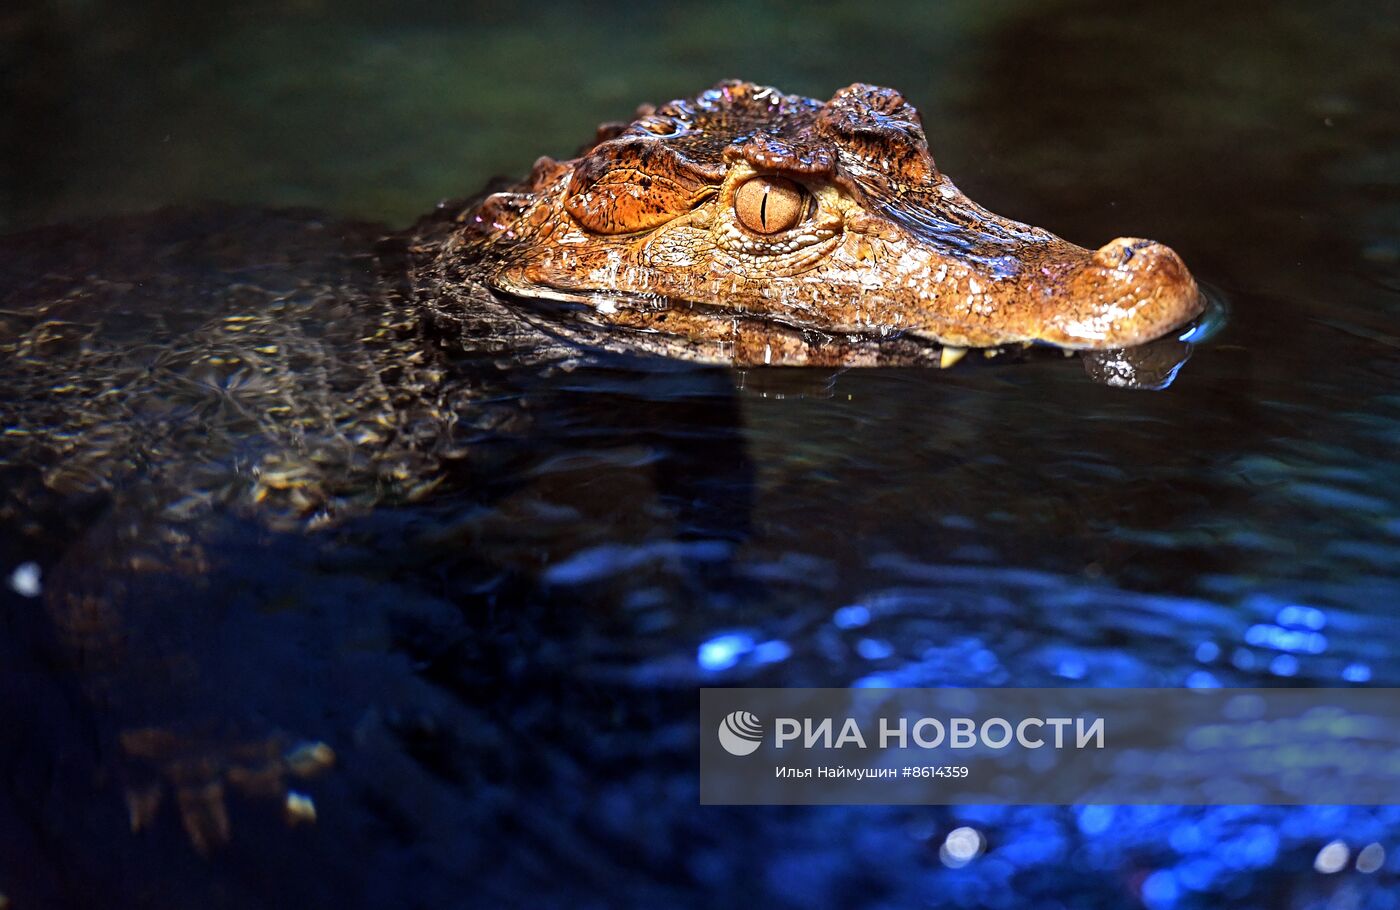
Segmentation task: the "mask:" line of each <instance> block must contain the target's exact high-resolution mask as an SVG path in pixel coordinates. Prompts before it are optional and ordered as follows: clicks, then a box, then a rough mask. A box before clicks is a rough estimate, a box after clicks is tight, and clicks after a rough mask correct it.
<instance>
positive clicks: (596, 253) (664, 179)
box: [0, 82, 1202, 849]
mask: <svg viewBox="0 0 1400 910" xmlns="http://www.w3.org/2000/svg"><path fill="white" fill-rule="evenodd" d="M1201 310H1202V297H1201V294H1200V292H1199V291H1198V289H1197V286H1196V284H1195V282H1194V281H1193V279H1192V277H1191V275H1190V274H1189V272H1188V271H1187V269H1186V267H1185V266H1184V265H1183V264H1182V261H1181V259H1180V258H1179V257H1178V256H1177V255H1176V254H1175V253H1174V252H1173V251H1172V250H1170V249H1168V248H1167V247H1165V246H1163V245H1161V244H1159V243H1155V242H1152V241H1149V240H1141V239H1136V238H1118V239H1115V240H1112V241H1110V242H1108V243H1106V244H1104V245H1103V246H1101V247H1099V248H1098V249H1094V250H1090V249H1085V248H1081V247H1079V246H1075V245H1074V244H1071V243H1069V242H1066V241H1065V240H1062V239H1060V238H1059V237H1056V236H1055V235H1053V234H1051V233H1049V232H1048V231H1045V230H1042V229H1040V228H1036V227H1030V226H1028V225H1025V224H1020V223H1018V222H1015V221H1011V220H1009V219H1006V218H1002V217H999V216H997V215H994V214H992V213H990V212H988V211H987V210H985V209H983V208H982V207H980V206H978V205H977V204H976V203H974V202H973V201H971V200H970V199H968V198H967V197H966V196H965V195H963V194H962V193H961V192H960V191H959V190H958V189H957V187H956V186H955V185H954V184H953V182H952V181H951V180H950V179H949V178H948V177H947V176H946V175H945V174H943V173H942V172H941V171H940V170H939V169H938V167H937V166H936V165H935V163H934V160H933V158H932V156H931V155H930V152H929V147H928V143H927V141H926V139H925V135H924V131H923V128H922V126H921V125H920V120H919V116H918V114H917V113H916V111H915V110H914V108H913V107H912V106H910V105H909V104H908V103H907V102H906V101H905V99H904V98H903V97H901V95H900V94H899V93H898V92H895V91H893V90H890V89H887V88H878V87H874V86H870V85H861V84H856V85H852V86H849V87H847V88H844V89H841V90H840V91H838V92H837V93H836V94H835V95H834V96H833V97H832V98H831V100H830V101H827V102H821V101H818V100H814V99H811V98H804V97H798V96H794V95H785V94H782V93H781V92H779V91H777V90H776V89H773V88H767V87H762V86H758V85H754V84H751V83H747V82H724V83H721V84H719V85H717V86H715V87H714V88H712V89H709V90H707V91H704V92H702V93H700V94H699V95H697V96H695V97H693V98H689V99H685V100H677V101H672V102H669V103H667V104H664V105H662V106H660V107H656V108H650V107H647V108H643V109H642V110H640V111H639V112H638V116H637V117H636V119H635V120H633V121H632V122H630V123H626V124H607V125H604V126H603V127H600V128H599V130H598V134H597V137H596V139H595V141H594V142H593V143H592V144H591V145H589V146H588V147H586V148H585V149H584V150H583V151H582V152H581V153H580V154H579V155H578V157H575V158H573V159H571V160H567V161H556V160H553V159H550V158H541V159H539V161H538V162H537V163H536V164H535V166H534V168H533V170H532V171H531V173H530V175H529V176H528V177H527V178H526V179H524V180H523V181H520V182H518V183H515V184H513V185H506V186H499V187H496V188H494V189H493V191H490V192H487V193H484V194H482V195H480V196H478V197H476V198H474V199H472V200H470V201H466V202H449V203H443V204H441V205H439V206H438V207H437V209H436V210H435V211H434V212H432V213H431V214H430V215H428V216H426V217H424V218H423V219H422V220H420V221H419V222H418V223H417V224H415V225H414V226H412V227H411V228H409V229H408V230H406V231H403V232H399V233H389V232H386V231H385V230H384V229H383V228H381V227H378V226H375V225H365V224H355V223H335V222H330V221H325V220H322V219H320V218H318V217H316V216H314V215H311V214H308V213H304V212H255V211H248V210H230V209H203V210H196V211H167V212H161V213H156V214H155V215H150V216H141V217H125V218H114V219H109V220H106V221H103V222H101V223H98V224H96V225H89V226H86V227H53V228H42V229H37V230H33V231H30V232H27V233H24V234H20V235H16V236H12V237H10V238H7V239H5V240H3V241H0V351H3V354H4V373H5V383H4V385H5V392H4V396H3V403H2V404H0V427H2V428H3V435H2V436H0V481H3V493H0V520H2V521H3V523H4V526H5V527H6V528H7V529H10V530H9V531H8V532H7V535H6V537H5V539H4V540H3V542H2V543H3V549H0V556H3V557H4V560H5V565H6V566H15V565H20V564H29V563H32V564H33V566H32V568H31V569H29V570H27V571H31V572H32V573H34V574H36V575H37V574H41V575H42V578H43V590H42V597H43V599H44V602H45V606H46V614H47V615H48V616H50V617H51V618H52V625H53V627H54V629H55V630H56V631H55V634H54V638H55V640H56V641H57V642H58V645H57V647H59V649H60V650H61V651H63V653H66V654H68V655H69V658H68V659H69V660H71V661H72V662H73V663H74V664H75V665H81V669H82V672H83V673H84V674H86V678H87V680H88V684H87V685H88V696H89V697H91V698H94V699H98V700H103V701H104V703H107V704H115V703H125V704H126V705H127V710H126V712H125V714H124V715H123V720H122V725H121V729H120V730H119V731H118V733H119V735H118V736H117V737H116V738H117V739H118V740H119V741H120V744H121V746H120V748H121V751H122V753H123V754H124V755H125V756H126V758H127V759H128V760H130V761H133V762H148V763H150V764H152V765H154V766H156V767H158V768H159V769H161V772H162V773H163V774H164V775H165V776H166V778H167V779H168V783H170V784H173V788H174V790H175V793H176V796H177V801H178V804H179V807H180V809H181V813H182V815H183V818H184V821H185V826H186V828H187V830H188V832H189V836H190V837H191V839H192V840H193V841H194V842H195V844H196V845H197V846H200V847H201V848H204V849H207V848H209V847H210V846H212V845H213V844H215V843H217V842H219V841H221V840H223V839H224V838H226V837H227V834H228V819H227V817H226V816H225V814H224V812H223V809H222V807H221V806H222V790H221V787H222V785H223V781H224V780H235V779H236V780H237V781H241V782H242V783H243V784H245V785H247V786H249V787H254V786H255V785H256V786H257V787H262V788H264V789H271V790H274V791H275V790H277V788H278V787H279V786H280V781H281V780H282V778H283V777H284V776H285V775H286V774H290V773H297V772H300V771H306V770H310V769H314V768H315V767H318V766H319V765H321V764H324V760H325V759H326V758H327V753H326V752H325V751H324V750H322V749H319V748H317V747H313V746H305V747H303V748H301V749H297V750H292V751H291V752H288V751H286V750H284V749H280V748H272V747H269V748H266V749H264V748H262V747H247V748H244V747H238V748H234V747H230V746H228V745H227V744H226V743H221V742H215V741H214V740H208V741H206V742H205V744H204V745H203V746H200V745H198V744H196V745H190V744H189V742H188V740H187V739H186V740H182V739H181V737H180V736H178V735H177V734H175V733H171V732H169V731H167V730H164V729H162V728H161V727H160V724H159V723H158V722H159V721H161V720H162V715H161V710H163V709H157V708H156V707H152V706H156V705H161V706H166V707H168V706H169V705H170V703H171V701H172V700H174V699H177V698H178V697H179V692H180V691H181V687H182V685H183V683H180V682H178V680H181V679H185V678H186V676H185V674H188V673H192V672H197V671H196V670H193V669H191V668H190V667H189V666H185V665H181V664H180V663H179V661H178V660H175V661H174V663H175V665H174V666H168V667H167V668H166V670H167V671H168V672H165V673H164V675H162V674H161V673H156V674H154V675H149V674H148V675H146V676H142V677H141V678H140V679H132V678H131V677H130V673H131V670H130V666H131V661H129V660H126V659H125V658H123V657H122V656H121V655H122V654H130V653H131V652H133V651H135V650H138V649H139V648H141V647H142V641H141V640H140V638H141V636H140V635H138V634H134V633H132V632H131V631H130V626H131V623H130V618H131V614H132V612H133V611H137V610H141V609H145V608H146V607H144V606H143V602H142V598H143V597H148V596H149V595H150V591H151V590H152V587H151V586H152V585H153V584H154V585H155V586H156V587H157V588H158V587H159V583H158V582H152V581H151V579H152V578H156V579H159V578H167V577H177V576H198V575H200V574H201V573H202V572H203V571H204V568H205V566H206V565H207V564H208V561H209V559H210V558H211V557H210V555H209V553H208V552H207V550H206V548H205V547H204V543H205V541H204V540H203V539H202V535H201V532H200V531H199V527H200V525H199V523H200V521H201V516H207V515H213V514H223V515H231V516H237V517H238V518H239V520H252V521H254V522H255V523H257V524H260V525H262V526H264V527H269V528H273V529H277V530H280V531H287V530H291V531H293V532H304V531H307V530H311V529H315V528H319V527H326V526H334V525H336V524H337V523H339V522H342V521H344V520H345V519H347V517H348V516H353V515H356V514H359V513H362V512H364V511H365V510H368V509H369V508H370V507H372V506H375V505H377V504H383V503H401V504H402V503H411V502H419V501H422V500H424V499H425V498H427V497H429V496H432V495H434V493H435V492H436V491H439V490H441V489H443V488H444V487H450V486H451V480H450V478H451V476H452V474H453V470H454V465H457V464H459V463H460V462H461V461H462V460H463V459H464V458H465V457H466V454H467V453H468V452H469V451H470V450H471V448H472V446H473V444H474V442H476V441H477V440H478V439H480V438H482V437H483V436H485V435H488V434H489V433H491V432H494V431H495V430H496V429H497V428H499V427H500V426H501V425H502V424H503V423H508V422H510V421H512V420H515V419H516V418H517V417H518V416H519V415H518V414H517V413H515V412H513V411H512V410H511V409H510V408H508V407H502V406H501V403H500V401H499V400H496V399H493V398H492V396H491V395H489V394H485V393H484V392H483V389H484V388H487V387H488V386H489V383H488V381H487V379H486V378H484V377H488V376H491V375H498V374H500V373H502V372H509V371H511V370H517V369H522V368H523V367H524V366H525V365H563V366H567V365H569V364H571V363H576V362H578V361H579V360H581V359H583V358H587V357H589V356H591V355H592V354H594V353H595V352H623V353H628V354H631V353H641V354H659V355H664V356H667V357H673V358H681V359H684V360H690V361H698V362H704V363H713V364H722V365H730V366H738V367H751V366H752V367H758V366H764V365H771V366H787V365H808V366H812V365H816V366H826V367H849V366H876V365H888V366H906V365H931V366H948V365H951V364H953V363H954V362H956V361H957V359H958V357H959V356H960V355H961V354H962V353H963V352H964V351H965V350H966V349H969V348H984V349H988V350H989V351H990V352H996V351H1005V350H1008V349H1019V348H1020V347H1021V346H1024V345H1045V346H1053V347H1058V348H1063V349H1067V350H1077V351H1084V352H1090V353H1089V354H1088V357H1089V358H1090V359H1091V360H1092V362H1093V363H1095V364H1097V365H1098V369H1100V371H1104V370H1107V371H1108V372H1110V373H1112V372H1113V371H1114V370H1118V371H1120V372H1121V371H1122V370H1131V368H1132V363H1133V361H1132V358H1131V357H1127V358H1125V357H1124V356H1123V355H1122V354H1121V353H1119V352H1121V351H1122V349H1127V348H1133V346H1137V345H1142V344H1144V343H1146V342H1151V341H1153V340H1154V339H1158V338H1160V337H1162V336H1165V335H1169V333H1171V332H1172V331H1173V330H1175V329H1178V328H1179V327H1181V326H1183V325H1184V324H1185V323H1187V322H1189V321H1191V320H1192V319H1193V318H1195V317H1196V316H1197V315H1198V314H1199V313H1200V312H1201ZM1139 350H1145V349H1141V348H1140V349H1139ZM1093 358H1097V359H1093ZM1105 364H1107V366H1105ZM1109 378H1110V379H1112V376H1110V377H1109ZM6 571H7V572H8V571H9V570H8V569H7V570H6ZM17 577H18V576H17ZM26 577H27V576H26ZM29 587H33V586H32V585H31V586H29ZM142 592H144V593H142ZM29 593H35V592H33V591H30V592H29ZM152 609H153V608H152ZM200 621H201V620H200V619H199V616H198V611H195V613H194V614H193V615H191V614H190V613H189V612H188V611H185V612H181V613H179V614H178V615H177V614H174V613H172V614H170V615H169V616H162V617H161V618H158V619H152V618H149V617H148V618H147V619H146V620H145V625H146V626H151V625H156V626H160V625H162V624H168V623H175V624H178V623H188V624H191V625H192V626H197V625H198V624H199V622H200ZM191 634H192V635H193V634H197V632H192V633H191ZM74 655H76V656H74ZM172 660H173V659H172ZM123 674H125V675H123ZM172 680H175V682H172ZM133 705H135V706H137V707H136V708H132V707H131V706H133ZM176 713H178V712H176ZM143 721H144V722H148V723H143ZM215 739H217V738H215ZM240 749H242V751H240ZM249 749H251V751H248V750H249ZM230 769H233V770H230ZM234 770H237V772H238V773H237V774H235V773H233V772H234ZM165 789H166V788H165V787H163V786H162V785H160V784H159V783H151V782H147V783H144V784H138V783H129V784H128V786H127V799H128V802H129V809H130V813H131V821H132V824H133V825H134V826H136V827H141V826H143V825H145V824H146V823H148V822H149V820H150V819H151V818H152V817H153V816H154V814H155V811H156V807H157V806H158V804H159V803H160V801H161V796H160V794H161V793H162V792H164V790H165Z"/></svg>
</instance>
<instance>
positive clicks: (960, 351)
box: [938, 345, 967, 370]
mask: <svg viewBox="0 0 1400 910" xmlns="http://www.w3.org/2000/svg"><path fill="white" fill-rule="evenodd" d="M966 353H967V348H950V347H948V346H946V345H945V346H944V347H943V353H941V354H939V355H938V366H939V368H940V369H944V370H946V369H948V367H950V366H952V365H953V364H955V363H957V362H958V361H959V360H962V359H963V355H965V354H966Z"/></svg>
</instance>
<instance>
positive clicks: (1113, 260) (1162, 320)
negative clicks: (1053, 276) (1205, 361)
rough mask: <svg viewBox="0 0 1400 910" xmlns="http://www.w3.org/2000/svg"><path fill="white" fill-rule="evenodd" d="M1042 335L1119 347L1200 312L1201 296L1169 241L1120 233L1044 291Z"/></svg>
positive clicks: (1073, 344) (1076, 344)
mask: <svg viewBox="0 0 1400 910" xmlns="http://www.w3.org/2000/svg"><path fill="white" fill-rule="evenodd" d="M1047 296H1048V298H1049V299H1047V301H1046V304H1047V308H1046V320H1045V325H1046V330H1045V333H1044V335H1043V336H1042V338H1043V340H1045V341H1049V342H1051V343H1053V344H1058V345H1063V346H1064V347H1067V348H1124V347H1130V346H1132V345H1135V344H1142V343H1144V342H1148V341H1152V340H1153V339H1155V338H1159V337H1161V336H1162V335H1164V334H1166V333H1167V332H1169V331H1171V330H1172V329H1174V328H1177V327H1178V326H1180V325H1182V324H1184V323H1186V322H1188V321H1189V320H1191V319H1192V318H1194V317H1195V316H1197V315H1198V314H1199V313H1200V312H1201V308H1202V304H1203V300H1202V298H1201V292H1200V290H1199V289H1198V288H1197V287H1196V282H1195V280H1194V279H1193V278H1192V277H1191V273H1190V272H1189V271H1187V269H1186V264H1185V263H1183V262H1182V261H1181V257H1180V256H1178V255H1177V254H1176V252H1175V251H1174V250H1172V249H1171V247H1168V246H1165V245H1163V244H1160V243H1157V242H1156V241H1153V240H1144V239H1142V238H1140V237H1119V238H1118V239H1117V240H1114V241H1111V242H1109V243H1106V244H1104V245H1103V246H1101V247H1099V248H1098V249H1097V250H1095V251H1094V252H1093V253H1092V254H1091V255H1090V257H1089V261H1088V262H1087V263H1086V264H1085V265H1084V266H1083V268H1081V269H1080V270H1079V272H1078V273H1077V274H1074V275H1072V276H1071V277H1070V279H1069V280H1068V281H1067V282H1065V284H1064V285H1063V289H1062V290H1061V291H1059V292H1057V293H1051V294H1049V295H1047Z"/></svg>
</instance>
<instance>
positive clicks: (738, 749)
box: [719, 711, 763, 755]
mask: <svg viewBox="0 0 1400 910" xmlns="http://www.w3.org/2000/svg"><path fill="white" fill-rule="evenodd" d="M719 744H720V745H721V746H724V751H726V752H728V753H729V754H730V755H748V754H750V753H752V752H754V751H756V750H757V749H758V747H759V746H761V745H762V744H763V721H761V720H759V719H758V718H757V717H755V716H753V715H752V714H750V713H749V712H747V711H734V712H732V713H730V714H728V715H726V716H725V718H724V720H722V721H720V722H719Z"/></svg>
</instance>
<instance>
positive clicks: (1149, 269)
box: [443, 82, 1202, 365]
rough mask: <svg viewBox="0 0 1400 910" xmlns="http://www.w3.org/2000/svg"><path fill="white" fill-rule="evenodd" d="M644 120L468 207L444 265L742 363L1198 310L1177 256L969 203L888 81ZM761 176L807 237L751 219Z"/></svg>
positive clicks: (1107, 337)
mask: <svg viewBox="0 0 1400 910" xmlns="http://www.w3.org/2000/svg"><path fill="white" fill-rule="evenodd" d="M639 114H640V116H639V119H637V120H636V121H634V122H633V123H631V124H630V125H627V126H625V127H623V126H612V127H609V126H606V125H605V126H604V127H602V128H600V130H599V141H598V142H597V143H596V144H595V145H593V146H592V147H591V148H590V149H588V150H586V151H585V153H584V154H583V155H582V156H581V157H579V158H576V159H574V160H571V161H564V162H556V161H553V160H551V159H548V158H541V159H540V160H539V162H538V163H537V164H536V166H535V168H534V171H533V173H532V174H531V175H530V177H529V178H528V179H526V180H525V181H524V182H522V183H521V184H519V185H517V186H515V187H513V188H511V189H510V190H508V191H506V192H501V193H496V194H493V195H490V196H488V197H486V198H485V199H484V200H483V201H481V202H480V203H479V204H478V205H476V206H473V207H471V208H469V209H466V210H464V211H462V212H461V213H460V214H458V216H457V220H458V221H459V223H461V224H462V225H463V228H462V230H461V232H460V234H459V235H458V236H457V237H456V238H454V239H453V240H451V241H449V242H448V243H447V244H446V245H445V247H444V250H443V252H444V254H445V255H449V256H456V257H461V259H462V260H463V261H466V262H470V263H473V264H474V265H475V266H476V268H477V269H478V275H479V277H480V278H481V279H482V280H484V281H485V282H486V284H487V285H488V286H490V287H491V288H493V289H494V290H497V291H501V292H505V293H508V294H511V295H514V296H516V297H521V298H535V299H543V300H562V301H571V302H580V303H584V304H586V305H587V306H588V307H590V308H591V314H589V320H588V321H590V322H593V323H595V324H597V325H601V326H608V325H615V326H620V327H627V328H633V329H643V330H654V331H658V332H662V333H665V334H668V335H679V336H680V337H683V338H684V339H686V340H687V341H688V342H689V343H690V345H689V347H688V348H686V347H684V346H682V347H680V348H677V349H675V350H673V351H671V353H675V354H679V355H680V356H688V357H691V358H692V359H703V360H713V361H719V362H727V363H737V364H740V365H750V364H760V363H775V362H779V363H788V362H814V361H813V358H811V357H809V356H808V355H809V354H811V353H812V351H811V350H810V349H809V346H808V345H807V344H805V343H804V342H803V341H802V340H801V338H800V336H801V334H802V333H805V332H817V333H823V334H824V335H826V336H839V337H840V338H841V339H842V341H841V343H840V344H838V348H839V350H838V351H837V354H836V356H834V357H832V356H826V357H818V358H815V361H817V362H829V361H832V360H836V361H843V362H857V363H859V362H881V360H882V358H880V357H879V356H878V354H877V353H875V352H874V350H873V346H872V345H870V344H868V343H867V342H871V341H879V342H881V343H884V342H887V341H889V340H892V339H895V338H896V336H898V337H899V338H902V339H903V340H904V343H906V344H907V343H909V342H911V341H925V340H926V341H933V342H937V343H939V344H942V345H945V346H952V347H959V348H961V347H992V346H999V345H1005V344H1011V343H1017V342H1046V343H1049V344H1052V345H1057V346H1060V347H1064V348H1070V349H1106V348H1123V347H1129V346H1132V345H1136V344H1140V343H1143V342H1147V341H1151V340H1152V339H1154V338H1157V337H1159V336H1161V335H1163V334H1165V333H1167V332H1169V331H1171V330H1172V329H1174V328H1176V327H1178V326H1180V325H1181V324H1183V323H1185V322H1187V321H1188V320H1190V319H1192V318H1193V317H1195V316H1196V315H1198V314H1199V313H1200V311H1201V307H1202V298H1201V295H1200V293H1199V291H1198V290H1197V288H1196V284H1195V282H1194V281H1193V280H1192V278H1191V275H1190V273H1189V272H1188V271H1187V269H1186V267H1185V266H1184V265H1183V264H1182V262H1181V259H1180V258H1179V257H1178V256H1177V255H1176V253H1174V252H1172V250H1170V249H1169V248H1167V247H1165V246H1163V245H1161V244H1159V243H1154V242H1152V241H1149V240H1141V239H1137V238H1131V237H1120V238H1118V239H1116V240H1113V241H1110V242H1109V243H1107V244H1105V245H1104V246H1102V247H1100V248H1099V249H1098V250H1087V249H1084V248H1082V247H1078V246H1075V245H1074V244H1072V243H1068V242H1066V241H1064V240H1062V239H1060V238H1059V237H1056V236H1055V235H1053V234H1051V233H1049V232H1048V231H1045V230H1042V229H1040V228H1035V227H1030V226H1028V225H1024V224H1020V223H1018V222H1015V221H1011V220H1008V219H1006V218H1001V217H999V216H997V215H993V214H992V213H990V212H988V211H987V210H985V209H983V208H982V207H980V206H978V205H977V204H976V203H974V202H973V201H972V200H970V199H968V198H967V197H966V196H964V195H963V194H962V193H961V192H959V191H958V189H957V187H956V186H954V185H953V182H952V181H951V180H949V179H948V178H947V176H945V175H944V174H942V173H941V172H940V171H939V170H938V168H937V167H936V166H935V165H934V162H933V158H932V157H931V156H930V154H929V150H928V143H927V141H926V140H925V138H924V133H923V129H922V127H921V125H920V121H919V115H918V113H917V112H916V111H915V110H914V108H913V107H911V106H910V105H909V104H908V103H907V102H906V101H905V100H904V99H903V98H902V97H901V96H900V95H899V93H897V92H895V91H893V90H891V89H886V88H877V87H875V86H869V85H861V84H856V85H852V86H849V87H847V88H844V89H842V90H841V91H839V92H837V93H836V94H835V95H834V96H833V97H832V99H831V100H830V101H829V102H827V103H826V104H822V103H821V102H819V101H816V100H814V99H811V98H802V97H798V96H795V95H783V94H781V93H780V92H778V91H777V90H776V89H773V88H766V87H762V86H757V85H754V84H752V83H747V82H723V83H720V84H719V85H717V86H716V87H715V88H713V89H710V90H709V91H706V92H704V93H702V94H700V95H698V96H697V97H695V98H692V99H686V100H678V101H672V102H670V103H669V104H666V105H663V106H662V107H660V108H657V109H654V110H650V109H643V110H642V111H640V112H639ZM756 176H759V177H781V178H786V179H788V180H791V181H794V182H796V183H797V184H798V185H800V186H801V187H802V188H803V191H804V192H805V194H807V197H808V201H809V205H808V207H807V211H806V212H805V213H804V217H802V218H801V220H800V221H799V222H798V223H797V224H796V225H795V226H793V227H792V228H790V229H789V230H785V231H780V232H777V233H772V234H767V235H765V234H761V233H756V232H755V231H753V230H749V229H747V228H746V227H745V226H744V224H743V223H742V221H741V219H740V218H739V217H738V216H737V214H736V211H735V197H736V193H737V192H738V191H739V188H740V187H742V186H743V185H744V184H745V182H747V181H749V180H751V179H753V178H754V177H756ZM770 336H771V337H770ZM775 339H776V340H777V344H776V348H775V344H774V340H775ZM894 359H895V360H902V361H905V362H907V361H909V360H910V359H911V358H908V357H903V358H900V357H895V358H894Z"/></svg>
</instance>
